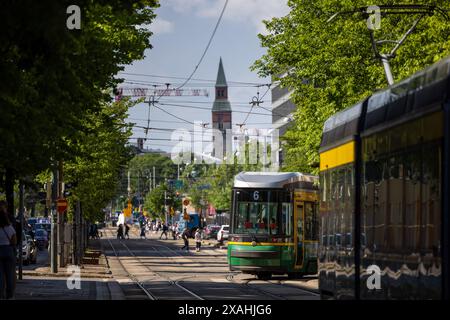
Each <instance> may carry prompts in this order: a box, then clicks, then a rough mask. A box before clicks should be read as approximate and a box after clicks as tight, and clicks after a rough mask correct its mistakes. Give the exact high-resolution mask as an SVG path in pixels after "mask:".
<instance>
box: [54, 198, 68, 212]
mask: <svg viewBox="0 0 450 320" xmlns="http://www.w3.org/2000/svg"><path fill="white" fill-rule="evenodd" d="M56 209H57V210H58V212H59V213H63V212H64V211H66V210H67V200H66V199H64V198H59V199H58V201H56Z"/></svg>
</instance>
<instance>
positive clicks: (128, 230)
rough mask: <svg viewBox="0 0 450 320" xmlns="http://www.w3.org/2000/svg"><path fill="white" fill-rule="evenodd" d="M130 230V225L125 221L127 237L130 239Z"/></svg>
mask: <svg viewBox="0 0 450 320" xmlns="http://www.w3.org/2000/svg"><path fill="white" fill-rule="evenodd" d="M129 232H130V227H129V226H128V224H127V223H125V239H130V235H129V234H128V233H129Z"/></svg>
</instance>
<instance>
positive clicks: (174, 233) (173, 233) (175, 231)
mask: <svg viewBox="0 0 450 320" xmlns="http://www.w3.org/2000/svg"><path fill="white" fill-rule="evenodd" d="M170 229H171V231H172V238H173V240H177V227H176V225H172V227H171V228H170Z"/></svg>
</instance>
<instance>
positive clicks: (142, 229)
mask: <svg viewBox="0 0 450 320" xmlns="http://www.w3.org/2000/svg"><path fill="white" fill-rule="evenodd" d="M142 237H144V239H147V236H146V235H145V224H143V225H142V226H141V239H142Z"/></svg>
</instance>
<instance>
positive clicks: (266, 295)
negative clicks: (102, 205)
mask: <svg viewBox="0 0 450 320" xmlns="http://www.w3.org/2000/svg"><path fill="white" fill-rule="evenodd" d="M114 231H115V230H114V229H107V230H106V237H104V238H102V239H101V245H102V248H103V250H104V253H105V255H106V257H107V260H108V264H109V267H110V270H111V272H112V275H113V277H114V279H115V280H116V281H117V282H118V283H119V284H120V288H121V289H122V291H123V294H124V297H123V298H124V299H151V300H170V299H178V300H180V299H182V300H211V299H212V300H217V299H220V300H229V299H241V300H255V299H258V300H296V299H301V300H315V299H319V295H318V294H317V293H316V292H315V291H314V285H313V284H312V283H314V282H315V283H316V284H317V281H316V280H315V279H312V278H307V277H305V279H301V280H288V279H287V277H285V276H278V277H277V276H276V277H274V278H273V279H272V280H269V281H261V280H256V278H255V277H254V276H252V275H244V274H241V273H231V272H229V270H228V266H227V260H226V249H217V248H215V247H213V246H204V247H202V250H201V251H200V252H195V250H193V245H194V242H193V240H191V242H190V245H191V251H190V252H189V253H188V252H186V251H182V250H180V248H181V246H182V243H181V241H180V240H159V233H157V234H153V233H151V234H150V237H148V238H149V239H147V240H144V239H139V238H138V237H137V236H136V235H132V236H131V237H130V239H129V240H117V239H115V232H114ZM163 239H164V238H163Z"/></svg>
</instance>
